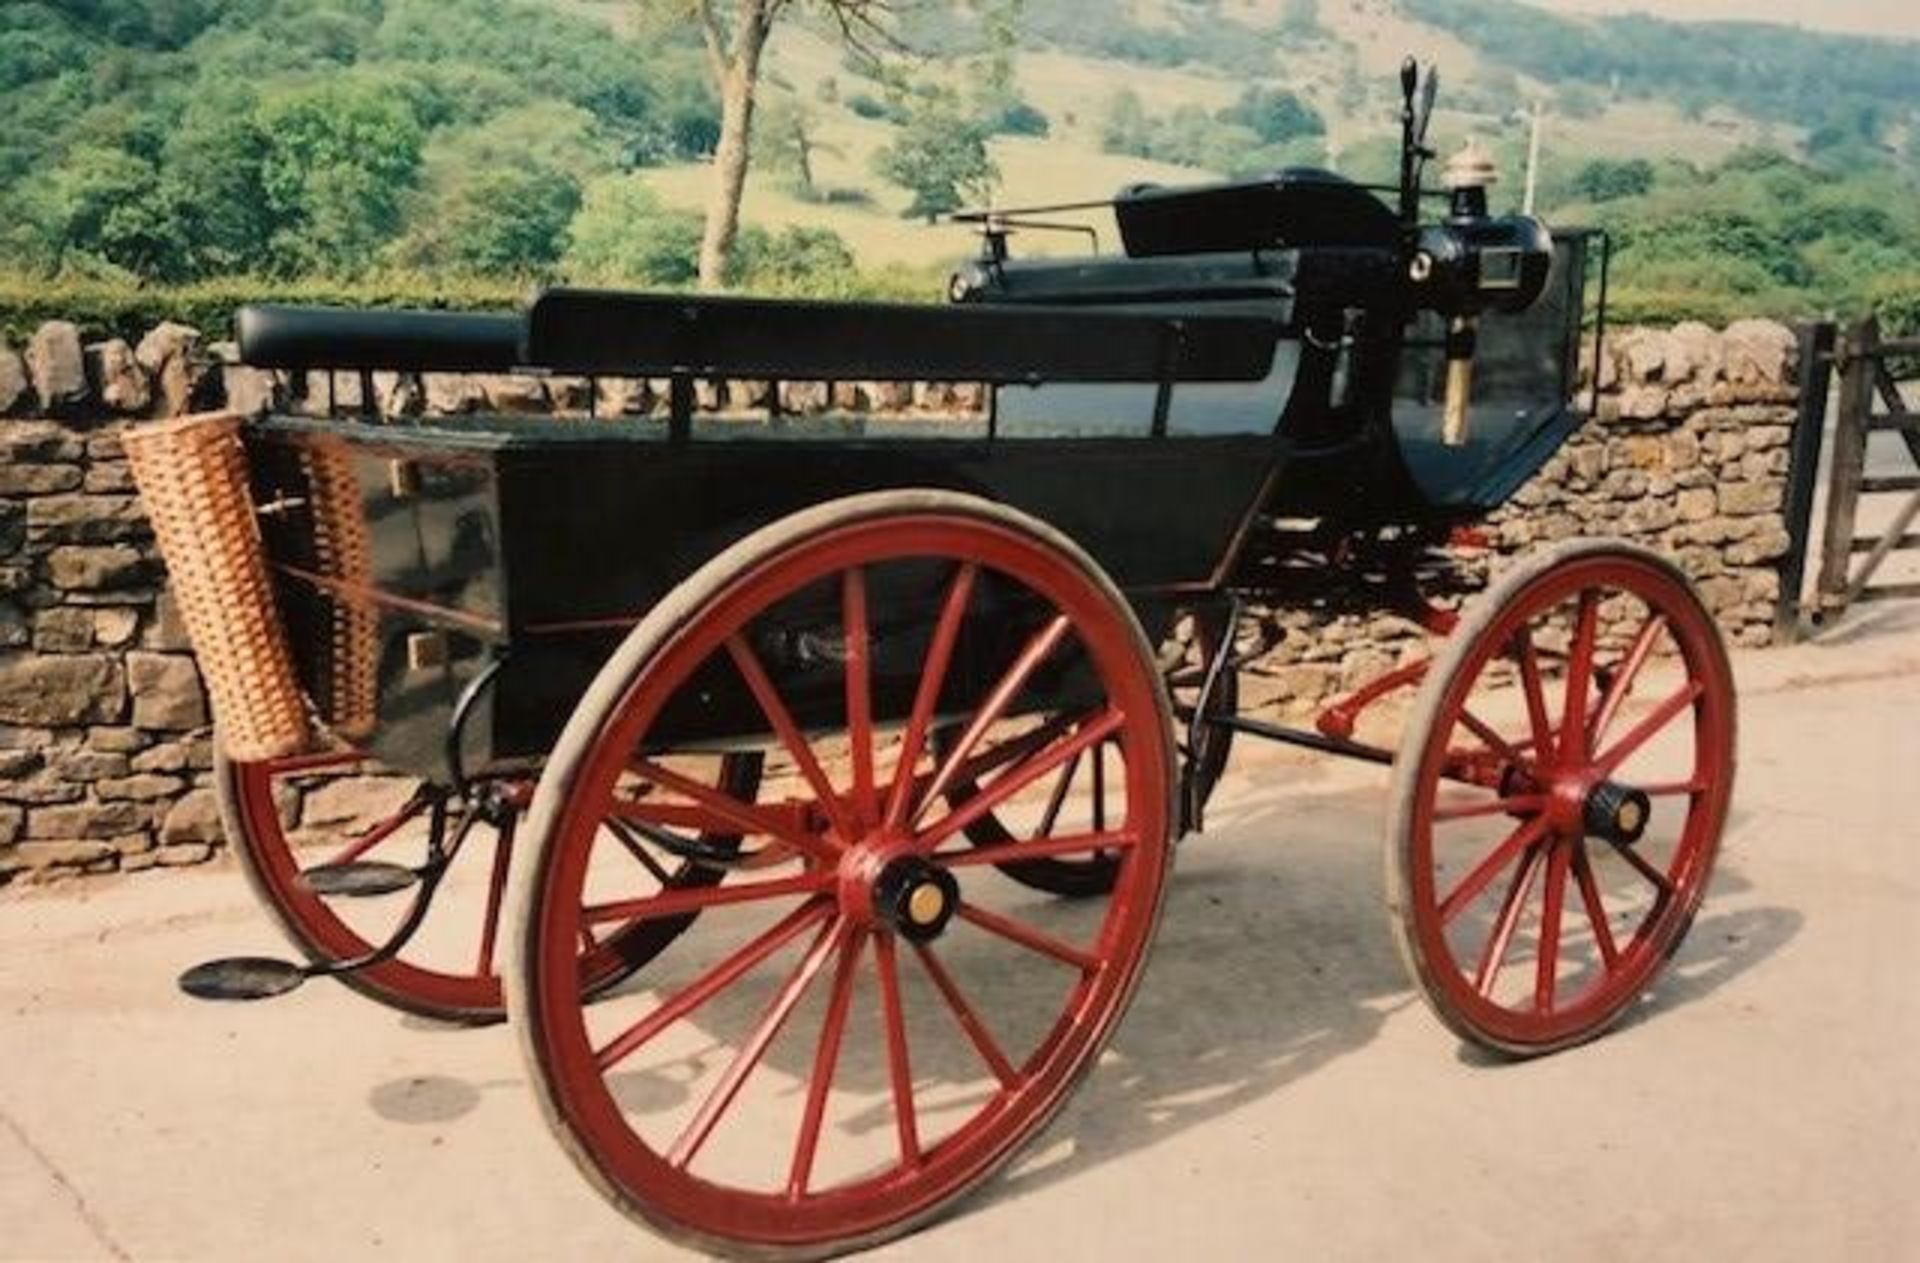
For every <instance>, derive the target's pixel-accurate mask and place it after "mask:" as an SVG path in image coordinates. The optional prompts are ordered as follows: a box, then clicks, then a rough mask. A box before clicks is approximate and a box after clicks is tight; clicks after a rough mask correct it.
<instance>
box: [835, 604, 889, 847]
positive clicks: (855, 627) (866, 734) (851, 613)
mask: <svg viewBox="0 0 1920 1263" xmlns="http://www.w3.org/2000/svg"><path fill="white" fill-rule="evenodd" d="M840 621H841V624H842V626H843V627H844V628H845V631H846V639H847V664H846V676H847V740H848V745H849V746H850V748H851V749H850V754H849V756H848V757H849V758H851V759H852V761H853V810H854V814H855V815H856V816H857V817H858V818H859V822H860V823H861V824H862V825H863V826H867V827H871V826H873V825H877V824H879V823H880V795H879V791H878V790H877V789H876V788H875V787H874V767H873V693H872V689H873V661H872V658H873V637H872V634H871V632H870V631H869V629H868V623H867V578H866V572H865V571H864V570H862V569H860V567H858V566H855V567H853V568H852V569H850V570H848V571H847V573H846V577H845V578H844V579H843V580H842V581H841V586H840Z"/></svg>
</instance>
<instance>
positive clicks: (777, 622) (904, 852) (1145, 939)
mask: <svg viewBox="0 0 1920 1263" xmlns="http://www.w3.org/2000/svg"><path fill="white" fill-rule="evenodd" d="M1060 687H1067V688H1070V689H1071V690H1072V695H1073V697H1074V699H1075V700H1074V702H1073V704H1072V705H1071V706H1067V705H1065V704H1063V703H1061V702H1059V701H1057V700H1049V699H1057V698H1058V696H1059V694H1058V693H1057V692H1048V691H1047V690H1049V689H1057V688H1060ZM1040 694H1044V696H1041V695H1040ZM729 698H731V699H732V700H733V702H735V703H737V704H739V705H742V706H744V707H746V708H748V709H747V710H746V711H744V712H743V714H744V715H745V716H747V717H745V718H741V719H739V720H737V721H735V722H734V723H733V725H732V729H733V730H737V729H739V728H742V727H758V728H760V729H761V730H763V731H765V732H767V733H768V734H769V735H768V736H767V737H765V738H763V740H764V741H765V742H767V743H768V744H769V746H770V747H771V749H772V750H773V751H774V754H773V755H771V756H770V759H771V758H778V759H780V760H782V761H783V764H784V771H779V772H777V771H776V769H775V768H774V767H773V766H772V765H771V763H770V767H769V774H770V776H775V775H778V776H779V777H780V779H779V781H778V783H777V784H776V785H775V786H774V788H773V791H772V792H770V793H767V794H763V796H762V802H761V804H759V805H757V806H756V805H753V804H749V803H746V802H743V801H739V800H736V799H733V798H732V797H730V796H728V795H726V794H717V793H714V792H713V791H711V790H710V789H706V788H704V787H702V786H700V785H698V784H697V783H695V782H693V781H691V780H688V779H687V778H685V777H682V776H680V775H679V774H678V773H677V772H675V771H674V769H673V766H672V761H673V759H674V758H675V757H676V754H677V750H678V749H679V748H684V746H680V747H676V745H675V742H676V741H682V740H692V739H693V737H692V736H690V735H686V734H687V733H688V730H689V729H690V728H693V729H697V728H698V726H699V721H700V719H701V717H702V716H703V714H710V713H713V708H720V709H724V708H725V707H726V706H727V705H728V699H729ZM1063 713H1070V714H1072V715H1074V716H1076V722H1073V723H1070V724H1063V725H1058V726H1051V725H1050V724H1049V723H1048V722H1047V720H1046V718H1045V717H1047V716H1051V715H1058V714H1063ZM956 715H957V716H960V717H961V718H962V731H961V735H960V736H959V737H958V738H957V739H956V740H955V741H954V742H953V743H952V744H951V745H950V746H949V747H948V749H947V750H946V751H944V752H936V751H935V750H934V749H933V743H932V741H931V735H932V730H933V728H934V727H935V726H936V725H937V724H939V723H941V722H944V721H946V720H948V719H950V718H951V717H953V716H956ZM1023 715H1024V716H1027V717H1028V718H1026V719H1021V718H1020V716H1023ZM1035 717H1038V718H1039V722H1038V725H1037V726H1036V723H1035ZM896 725H897V727H896ZM895 732H897V733H898V740H897V743H891V744H890V743H889V742H888V741H886V740H883V738H886V737H889V736H891V735H892V734H893V733H895ZM1036 734H1038V735H1036ZM1103 743H1106V744H1108V745H1109V748H1110V750H1111V752H1112V754H1111V757H1110V759H1109V771H1110V775H1109V778H1108V779H1109V782H1110V784H1109V794H1110V797H1109V808H1108V813H1107V827H1106V828H1105V829H1104V830H1093V829H1090V828H1087V827H1086V826H1085V825H1084V824H1079V825H1076V826H1074V827H1073V828H1072V829H1071V830H1070V831H1063V832H1059V833H1053V834H1037V835H1028V836H1023V838H1022V840H1020V841H1018V842H1015V843H1012V844H1009V845H1007V846H1005V847H1001V848H995V849H993V850H981V849H976V848H973V847H971V846H969V845H967V844H966V842H965V839H964V838H963V837H962V836H961V835H962V833H963V831H964V829H965V827H966V825H967V824H968V823H969V822H970V821H971V820H973V819H977V818H979V816H980V815H982V814H984V813H986V812H989V811H995V812H1006V813H1031V812H1033V811H1037V810H1040V809H1041V808H1040V806H1039V803H1040V801H1041V800H1044V798H1045V797H1046V792H1045V785H1046V783H1047V780H1048V778H1049V777H1050V776H1052V775H1053V774H1054V773H1056V772H1057V771H1058V770H1059V769H1060V768H1061V767H1063V766H1064V765H1065V764H1066V763H1067V762H1069V761H1070V760H1071V759H1073V758H1074V757H1075V756H1076V755H1079V754H1083V753H1084V752H1086V751H1089V750H1091V749H1093V748H1094V747H1095V746H1097V745H1100V744H1103ZM889 748H892V749H896V750H897V751H898V752H897V754H893V755H892V756H890V757H885V752H886V751H887V750H888V749H889ZM1010 750H1011V753H1009V751H1010ZM877 752H878V753H877ZM1173 775H1174V766H1173V753H1172V745H1171V730H1170V716H1169V712H1168V707H1167V701H1166V695H1165V691H1164V687H1163V685H1162V682H1161V679H1160V676H1159V673H1158V672H1157V670H1156V669H1155V667H1154V661H1153V656H1152V653H1151V650H1150V649H1149V648H1148V646H1147V644H1146V642H1145V639H1144V637H1143V636H1142V634H1141V631H1140V628H1139V624H1138V622H1137V621H1136V620H1135V618H1134V617H1133V614H1132V611H1131V609H1130V608H1129V607H1128V606H1127V604H1126V602H1125V600H1124V599H1123V598H1122V597H1121V596H1120V594H1119V593H1118V592H1117V591H1116V590H1115V589H1114V587H1113V585H1112V584H1111V582H1110V581H1109V580H1107V579H1106V577H1105V576H1104V575H1103V574H1102V573H1101V572H1100V570H1099V569H1098V567H1097V566H1096V565H1095V564H1094V563H1093V562H1092V561H1091V560H1089V559H1088V558H1087V557H1086V555H1085V554H1084V553H1082V552H1081V551H1080V550H1079V549H1077V548H1076V547H1074V545H1073V544H1072V543H1070V542H1069V541H1068V540H1066V539H1065V538H1064V537H1062V536H1061V535H1059V534H1058V533H1057V532H1055V531H1053V530H1051V529H1049V528H1047V527H1046V526H1044V525H1042V524H1040V523H1038V522H1035V521H1033V520H1032V519H1030V518H1028V517H1026V516H1024V515H1022V514H1019V513H1016V512H1014V511H1012V510H1009V509H1005V508H1002V507H999V506H995V505H992V504H990V503H987V502H985V501H981V500H977V499H974V498H972V497H968V496H961V495H954V494H950V493H945V492H887V493H882V494H877V495H868V496H857V497H853V498H850V499H846V500H841V501H836V502H834V503H831V504H827V505H823V506H821V507H819V508H817V509H813V510H809V511H806V512H803V513H800V514H797V515H795V516H793V517H791V518H788V519H786V520H784V521H782V522H779V523H776V524H775V525H773V526H770V527H768V528H765V529H763V530H761V531H759V532H757V533H755V534H754V535H752V536H749V537H748V538H747V539H745V540H743V541H741V542H740V543H738V544H735V545H734V546H733V547H732V548H730V549H728V550H727V551H726V552H724V553H722V554H721V555H720V556H718V557H717V558H715V559H714V560H713V561H712V562H710V563H709V564H708V565H707V566H705V567H704V568H703V569H701V570H700V571H699V572H698V573H697V574H695V575H694V576H693V577H692V578H690V579H689V580H687V581H686V582H685V583H683V584H681V585H680V586H679V587H678V588H676V589H675V590H674V592H673V593H672V594H671V595H670V596H669V597H668V598H667V599H666V600H665V601H663V602H662V603H661V604H660V605H659V606H658V607H656V608H655V609H654V610H653V611H652V613H650V614H649V615H648V617H647V618H646V620H645V621H644V622H642V624H641V625H640V627H639V628H638V629H636V630H635V632H634V633H633V634H632V636H631V637H630V638H629V639H628V641H627V642H626V644H625V645H624V646H623V647H622V648H621V650H620V651H619V653H618V654H617V655H616V656H615V657H614V659H613V660H612V661H611V662H610V663H609V664H608V666H607V667H606V668H605V669H604V670H603V671H602V673H601V675H600V677H599V679H598V680H597V681H596V682H595V684H594V686H593V688H592V689H591V690H590V691H589V693H588V695H587V697H586V699H585V701H584V702H583V703H582V705H581V707H580V709H579V710H578V711H577V712H576V713H575V715H574V717H573V720H572V722H571V723H569V725H568V726H567V729H566V732H565V733H564V735H563V736H562V738H561V741H560V744H559V747H558V749H557V750H556V752H555V754H554V756H553V758H552V760H551V761H550V762H549V764H548V767H547V770H546V774H545V775H544V776H543V777H542V779H541V782H540V787H539V791H538V793H537V794H536V796H535V801H534V808H533V813H532V818H531V820H530V824H529V827H530V832H531V837H532V840H533V844H534V846H535V848H536V850H535V852H534V855H535V859H534V862H533V863H532V864H530V865H529V866H528V867H527V868H526V869H524V870H523V871H522V872H521V873H520V875H519V877H518V878H516V881H517V883H518V885H517V888H516V891H515V893H514V906H515V909H516V914H517V916H518V921H517V923H516V931H515V934H514V936H513V950H514V952H515V953H516V955H515V958H514V960H513V963H512V974H511V976H512V979H513V985H512V986H511V987H510V988H509V990H508V994H509V998H510V1001H511V1003H512V1005H513V1011H514V1025H515V1027H516V1028H517V1030H518V1031H519V1032H520V1035H521V1040H522V1047H523V1049H524V1051H525V1053H526V1057H527V1063H528V1067H529V1077H530V1078H531V1079H532V1080H533V1081H534V1083H535V1085H536V1089H537V1093H538V1096H539V1099H540V1102H541V1104H542V1107H543V1109H544V1110H545V1112H546V1115H547V1119H548V1122H549V1125H550V1126H551V1127H552V1129H553V1131H554V1133H555V1135H556V1136H557V1137H558V1138H559V1139H560V1141H561V1143H562V1144H563V1146H564V1147H565V1148H566V1149H567V1151H568V1153H569V1154H570V1155H571V1156H572V1157H573V1159H574V1161H575V1162H576V1163H577V1164H578V1165H579V1167H580V1169H581V1170H582V1171H583V1172H584V1173H585V1174H586V1175H587V1177H588V1178H589V1179H590V1180H591V1181H592V1182H593V1183H594V1184H595V1185H596V1186H597V1187H598V1188H599V1189H600V1190H601V1191H602V1192H603V1193H604V1194H605V1195H606V1196H607V1197H608V1198H609V1200H611V1201H612V1202H613V1203H614V1204H615V1205H617V1206H619V1207H621V1208H622V1209H623V1210H625V1211H626V1212H627V1213H629V1214H631V1215H633V1216H635V1217H636V1218H639V1219H641V1220H644V1221H645V1222H647V1223H650V1224H652V1225H653V1226H654V1227H656V1228H657V1229H659V1230H660V1231H662V1232H664V1233H666V1234H668V1235H669V1236H672V1237H675V1238H677V1239H680V1240H683V1241H687V1242H690V1243H692V1244H696V1245H698V1246H701V1247H703V1248H707V1249H715V1250H724V1251H731V1252H745V1253H751V1254H755V1255H768V1254H774V1255H782V1256H808V1257H812V1256H817V1255H821V1254H826V1253H832V1252H836V1251H840V1250H845V1249H850V1248H855V1247H859V1246H865V1245H870V1244H873V1243H876V1242H879V1241H881V1240H885V1239H887V1238H890V1237H893V1236H896V1235H899V1234H901V1233H904V1232H908V1231H911V1230H912V1229H913V1228H915V1227H917V1226H918V1225H920V1224H922V1223H924V1222H926V1221H927V1220H928V1219H930V1218H932V1217H933V1216H936V1215H938V1214H939V1213H940V1212H941V1211H942V1210H943V1209H944V1208H945V1207H946V1206H948V1205H949V1204H950V1203H951V1202H952V1201H953V1200H954V1199H955V1198H958V1197H960V1196H962V1195H964V1194H965V1193H967V1192H968V1191H969V1190H971V1189H973V1188H975V1187H976V1186H978V1185H979V1184H980V1183H981V1182H982V1181H984V1180H985V1179H987V1178H988V1177H989V1176H990V1175H992V1174H993V1172H994V1171H995V1170H997V1169H998V1168H999V1167H1000V1166H1001V1165H1002V1164H1003V1163H1005V1162H1006V1161H1007V1160H1008V1159H1009V1158H1010V1157H1012V1155H1013V1154H1014V1153H1015V1152H1016V1151H1017V1150H1018V1149H1019V1147H1020V1146H1021V1145H1022V1144H1023V1143H1025V1142H1026V1141H1027V1140H1028V1139H1029V1138H1031V1137H1032V1136H1033V1135H1034V1134H1035V1133H1036V1132H1037V1131H1038V1130H1039V1129H1040V1128H1041V1127H1042V1126H1044V1125H1045V1123H1046V1122H1047V1120H1048V1119H1049V1118H1051V1117H1052V1115H1053V1114H1054V1113H1055V1111H1057V1110H1058V1109H1059V1107H1060V1106H1061V1104H1062V1103H1063V1102H1064V1101H1065V1099H1066V1096H1067V1094H1068V1092H1069V1090H1070V1089H1071V1088H1072V1087H1073V1086H1074V1085H1075V1084H1076V1083H1077V1082H1078V1080H1079V1079H1080V1078H1081V1076H1082V1075H1083V1074H1084V1072H1085V1071H1086V1070H1087V1069H1088V1068H1089V1067H1090V1066H1091V1065H1092V1063H1093V1061H1094V1059H1095V1057H1096V1056H1097V1055H1098V1053H1099V1051H1100V1049H1101V1047H1102V1046H1103V1045H1104V1043H1105V1041H1106V1039H1107V1037H1108V1035H1109V1034H1110V1033H1111V1031H1112V1030H1113V1028H1114V1026H1115V1024H1116V1023H1117V1022H1118V1021H1119V1019H1120V1016H1121V1014H1122V1012H1123V1010H1124V1009H1125V1006H1126V1003H1127V1000H1128V999H1129V997H1130V996H1131V994H1132V992H1133V988H1134V985H1135V983H1136V982H1137V980H1138V978H1139V976H1140V971H1141V966H1142V964H1143V962H1144V961H1145V958H1146V952H1147V947H1148V944H1149V942H1150V940H1151V938H1152V935H1153V931H1154V928H1155V925H1156V922H1157V920H1158V915H1159V909H1160V902H1161V895H1162V892H1163V890H1164V881H1165V876H1166V872H1167V866H1168V859H1169V854H1170V846H1169V838H1170V834H1171V829H1172V824H1173V819H1172V812H1173ZM962 776H965V777H968V778H971V779H972V780H974V781H975V783H976V792H975V793H974V795H973V796H971V797H969V798H967V799H965V800H964V801H963V802H962V803H961V804H960V805H958V806H955V805H953V804H952V803H951V802H949V801H948V800H947V798H946V795H945V791H946V787H947V786H948V785H950V784H951V783H953V781H954V780H955V779H956V778H958V777H962ZM643 791H644V792H643ZM610 818H613V819H630V820H631V819H640V820H683V821H689V822H694V823H698V822H701V821H706V820H724V821H728V822H730V823H732V824H733V825H735V826H737V827H740V828H742V829H743V830H745V833H746V836H747V838H748V839H749V840H750V841H751V843H752V847H751V853H752V854H754V855H756V856H757V857H760V858H758V859H757V860H756V863H758V864H760V865H761V866H762V867H761V869H760V871H759V872H757V873H756V874H754V875H753V876H752V877H751V879H748V878H747V877H746V876H745V875H743V877H742V879H741V880H739V881H736V882H733V883H729V884H728V885H727V886H725V887H722V888H718V889H713V890H698V891H687V892H673V893H669V894H665V895H662V894H658V893H653V892H648V893H642V894H640V895H638V896H637V897H636V896H633V895H631V894H625V893H622V892H621V891H620V890H619V888H618V886H617V884H609V883H607V882H605V881H603V880H601V878H602V875H603V874H604V872H605V868H606V866H605V864H604V863H603V862H602V861H601V860H600V859H599V858H598V854H599V852H600V851H603V850H605V830H604V827H603V826H604V823H605V822H606V821H607V820H608V819H610ZM1061 818H1062V819H1065V818H1067V817H1066V816H1064V815H1063V816H1062V817H1061ZM1099 851H1112V852H1114V853H1115V854H1116V855H1117V857H1118V858H1117V860H1116V867H1117V871H1116V873H1115V876H1114V881H1113V887H1112V890H1111V891H1110V892H1108V893H1107V894H1106V895H1105V896H1104V897H1100V898H1089V899H1086V900H1075V901H1071V902H1068V901H1057V900H1039V901H1036V900H1034V899H1033V898H1032V897H1031V896H1029V895H1027V894H1026V893H1025V892H1023V891H1022V890H1021V889H1020V888H1019V887H1018V886H1016V885H1014V884H1012V883H1008V882H1005V881H1001V880H1000V879H998V878H997V877H996V876H994V874H993V869H992V863H993V862H996V861H997V860H999V859H1011V860H1034V859H1041V858H1060V857H1069V858H1071V857H1075V856H1083V855H1088V854H1092V853H1096V852H1099ZM782 855H784V857H785V860H784V863H780V864H777V865H776V864H775V863H774V861H775V860H776V859H778V858H779V857H781V856H782ZM688 911H699V912H701V917H700V920H699V922H698V924H697V925H695V926H694V928H693V929H692V930H691V931H689V932H688V933H687V934H686V935H685V936H683V937H682V938H681V939H680V940H678V941H677V942H676V943H675V944H674V945H673V947H672V949H671V950H670V951H668V952H665V953H663V954H662V955H661V956H660V958H659V959H658V960H656V961H655V962H654V963H653V965H652V966H650V967H649V969H648V971H647V973H646V974H645V976H644V979H643V981H644V983H645V984H646V990H644V991H636V990H634V989H632V988H627V989H623V991H622V993H621V994H619V995H617V996H614V997H612V998H610V999H609V1000H608V1001H607V1002H606V1003H603V1004H600V1005H595V1006H592V1007H591V1008H589V1007H588V1006H586V1005H585V1004H583V1003H582V1000H583V996H582V991H581V986H580V981H579V977H578V974H577V972H576V971H575V970H574V969H573V968H572V966H571V963H570V961H569V960H568V959H567V956H568V952H569V950H570V948H571V945H572V944H573V942H574V941H575V939H576V937H577V935H578V933H579V931H580V929H581V927H583V926H604V925H619V924H631V923H633V922H634V921H644V920H646V919H650V918H654V917H665V916H678V915H682V914H684V913H686V912H688ZM869 1033H870V1034H869Z"/></svg>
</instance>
